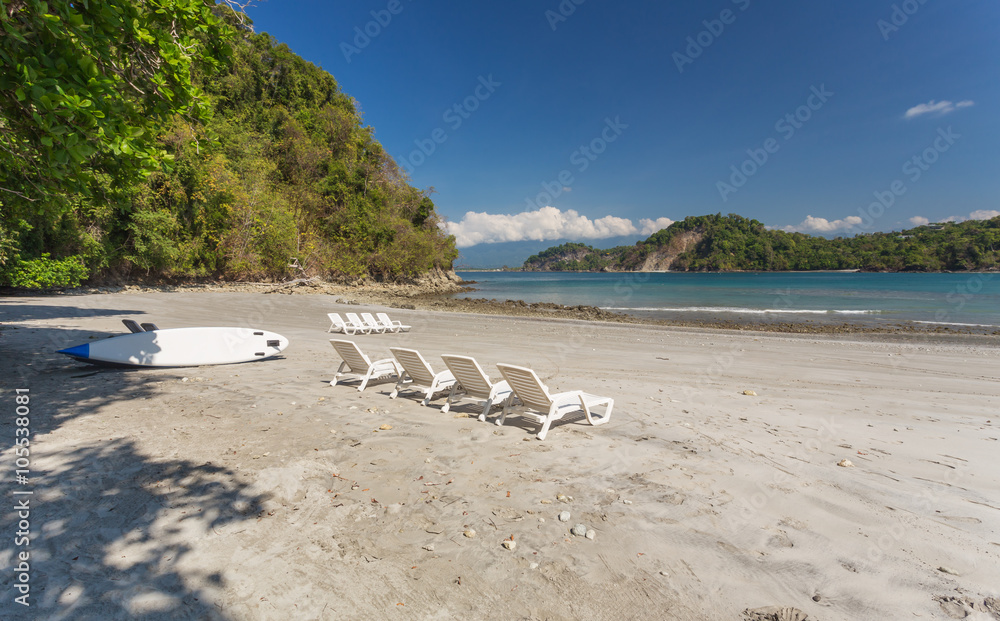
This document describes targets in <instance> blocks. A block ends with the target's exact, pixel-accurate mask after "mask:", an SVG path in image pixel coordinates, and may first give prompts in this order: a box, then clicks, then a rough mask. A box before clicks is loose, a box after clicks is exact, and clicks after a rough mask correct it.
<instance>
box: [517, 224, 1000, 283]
mask: <svg viewBox="0 0 1000 621" xmlns="http://www.w3.org/2000/svg"><path fill="white" fill-rule="evenodd" d="M524 269H526V270H553V271H555V270H562V271H598V270H603V271H643V270H651V269H670V270H679V271H685V270H686V271H781V270H847V269H857V270H866V271H917V272H927V271H942V270H948V271H962V270H995V269H1000V217H997V218H993V219H992V220H970V221H966V222H961V223H946V224H935V225H928V226H921V227H917V228H914V229H910V230H907V231H902V232H900V233H871V234H861V235H856V236H854V237H850V238H844V237H838V238H836V239H826V238H823V237H816V236H812V235H806V234H803V233H786V232H784V231H778V230H773V229H768V228H767V227H765V226H764V225H763V224H762V223H760V222H758V221H756V220H751V219H749V218H744V217H742V216H738V215H734V214H730V215H728V216H722V215H719V214H716V215H708V216H691V217H688V218H685V219H684V220H682V221H679V222H675V223H673V224H671V225H670V226H669V227H667V228H665V229H663V230H661V231H658V232H656V233H654V234H653V235H651V236H650V237H649V238H648V239H646V240H645V241H640V242H638V243H637V244H635V245H634V246H623V247H618V248H612V249H610V250H598V249H595V248H592V247H590V246H584V245H583V244H564V245H562V246H556V247H554V248H549V249H548V250H545V251H543V252H541V253H539V254H537V255H533V256H531V257H529V258H528V260H527V261H525V263H524Z"/></svg>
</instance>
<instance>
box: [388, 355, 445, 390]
mask: <svg viewBox="0 0 1000 621" xmlns="http://www.w3.org/2000/svg"><path fill="white" fill-rule="evenodd" d="M389 351H391V352H392V355H393V356H395V357H396V360H398V361H399V363H400V364H401V365H403V369H405V370H406V374H407V375H409V376H410V377H411V378H412V379H413V381H414V382H416V383H418V384H421V385H425V386H430V385H431V384H433V383H434V371H433V370H431V365H429V364H427V361H426V360H424V357H423V356H421V355H420V352H418V351H417V350H415V349H403V348H401V347H390V348H389Z"/></svg>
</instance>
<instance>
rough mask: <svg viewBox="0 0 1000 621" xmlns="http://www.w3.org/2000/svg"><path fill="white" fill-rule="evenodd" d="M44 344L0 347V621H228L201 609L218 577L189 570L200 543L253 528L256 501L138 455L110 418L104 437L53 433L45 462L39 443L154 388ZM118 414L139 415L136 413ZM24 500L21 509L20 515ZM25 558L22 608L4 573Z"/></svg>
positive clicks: (212, 476) (232, 479) (240, 488)
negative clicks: (0, 476) (22, 534)
mask: <svg viewBox="0 0 1000 621" xmlns="http://www.w3.org/2000/svg"><path fill="white" fill-rule="evenodd" d="M47 331H48V330H47ZM70 332H75V331H70ZM49 337H51V338H49ZM52 338H56V339H58V335H47V336H45V337H39V336H37V335H36V336H35V337H33V338H32V339H26V340H23V341H22V340H18V339H9V340H8V339H5V340H7V342H6V343H4V345H5V354H7V355H9V358H8V360H10V362H9V363H7V364H4V365H2V366H0V385H3V386H5V387H8V389H7V390H5V391H4V392H3V397H4V401H5V404H4V405H5V406H7V407H5V410H6V411H7V412H8V413H9V415H7V416H3V417H0V438H3V441H2V445H0V446H2V447H3V449H4V453H5V456H6V457H7V458H8V459H5V461H7V462H8V463H10V464H11V466H10V470H9V471H8V476H7V480H8V481H10V485H9V486H8V491H7V492H6V493H5V498H6V500H7V502H6V503H5V507H4V510H3V511H0V533H3V537H0V562H2V564H3V565H4V566H5V567H8V568H10V570H9V571H5V572H3V574H2V575H0V589H2V591H3V592H4V594H5V596H4V599H3V601H2V602H0V618H2V619H73V620H78V619H101V620H107V619H141V620H148V621H154V620H155V621H159V620H166V619H228V618H229V617H228V616H227V615H226V614H224V613H223V612H220V610H219V609H218V608H217V607H216V606H215V604H214V603H213V601H218V598H219V594H220V593H221V591H222V589H223V588H224V587H225V586H226V585H225V584H224V579H223V577H222V575H220V574H219V573H217V572H214V571H213V570H207V569H203V568H204V567H210V566H218V563H217V562H209V557H206V559H205V562H199V555H202V554H208V553H207V552H206V551H205V550H206V546H205V544H206V543H207V542H206V541H205V540H208V539H209V538H211V537H215V536H217V533H218V532H219V531H221V530H222V529H225V528H231V527H232V526H233V525H238V524H239V523H241V522H245V521H248V520H254V519H256V517H257V515H258V514H259V513H260V512H261V507H262V503H263V502H265V501H266V500H268V497H267V496H265V495H261V494H254V493H251V492H249V491H248V490H247V488H246V485H244V484H243V483H241V482H240V479H239V478H238V477H237V473H236V472H235V471H233V470H231V469H229V468H226V467H224V466H221V465H217V464H213V463H212V462H197V461H192V460H188V459H183V458H176V457H169V456H166V455H150V454H145V453H143V450H142V448H141V444H140V443H139V442H138V441H136V440H133V439H132V438H130V437H123V436H122V434H121V433H120V432H119V430H117V429H115V428H114V418H113V417H108V418H107V419H104V420H103V421H102V424H103V425H106V426H105V427H104V428H96V429H98V431H99V435H100V436H103V437H100V438H99V439H95V434H93V433H92V434H91V435H89V436H88V437H86V438H81V439H80V441H79V442H73V439H72V438H67V437H66V434H62V436H61V437H59V439H58V442H59V443H60V446H62V447H63V448H61V449H59V450H55V449H48V450H47V449H46V442H57V440H54V439H52V437H51V436H50V437H48V438H47V437H46V436H47V435H48V434H51V433H52V432H55V431H57V430H59V428H60V427H62V426H64V425H66V424H68V423H70V422H72V421H74V420H75V419H77V418H79V417H83V416H100V410H101V409H103V408H104V407H106V406H107V405H109V404H112V403H115V402H125V403H130V404H138V403H140V402H141V401H142V400H144V399H150V400H155V399H156V397H157V394H156V392H155V388H154V380H162V379H164V377H166V375H165V374H164V373H156V372H150V371H149V370H135V369H113V368H102V367H92V366H89V365H84V364H81V363H78V362H74V361H71V360H70V359H68V358H65V357H63V356H61V355H58V354H55V353H53V351H52V350H51V349H49V348H48V347H47V346H42V347H39V340H40V339H45V340H52ZM43 350H44V351H43ZM16 389H22V390H24V391H26V392H22V393H15V390H16ZM16 394H23V395H27V396H28V397H29V400H28V403H27V404H26V405H27V407H28V408H29V412H28V416H27V418H28V419H29V421H30V424H29V425H28V426H27V428H28V429H30V435H27V436H25V435H19V434H18V432H17V429H19V428H22V426H21V425H18V424H17V422H16V420H15V416H14V413H15V408H16V407H17V406H16V401H15V395H16ZM22 402H23V400H22ZM130 413H134V414H135V415H136V416H141V415H147V414H145V413H142V412H140V411H139V409H138V408H135V407H133V409H132V410H130ZM94 430H95V428H93V427H92V428H91V431H94ZM105 432H106V434H107V435H106V436H104V433H105ZM22 437H27V438H28V439H29V441H30V445H28V447H27V448H28V449H29V450H30V455H28V457H27V459H29V460H30V464H29V465H28V466H27V467H26V468H24V470H27V471H28V472H27V473H26V476H25V479H24V480H22V481H18V480H17V479H16V478H15V473H14V472H12V471H13V469H14V464H15V461H14V460H15V456H14V452H15V448H19V449H23V448H25V447H23V446H18V447H15V446H14V445H15V442H17V439H19V438H22ZM22 454H23V453H22ZM22 463H23V462H22ZM18 467H20V465H18ZM26 492H31V493H30V494H28V493H26ZM24 502H27V507H26V508H24V507H25V505H24V504H20V505H19V504H18V503H24ZM25 513H26V514H27V517H25ZM22 520H27V522H28V523H29V524H30V526H29V528H28V530H29V531H30V536H29V540H28V542H27V543H26V542H25V541H24V540H23V539H19V538H18V537H17V535H16V533H17V532H18V531H19V530H21V527H22V526H24V525H25V524H24V523H22ZM25 552H26V553H28V555H29V558H28V561H27V563H28V565H29V566H30V569H29V570H28V571H27V572H22V573H27V574H28V576H27V578H28V584H29V586H30V592H29V597H28V599H27V601H28V602H29V603H30V604H31V606H30V607H25V606H22V605H21V604H19V603H16V602H15V599H14V598H15V597H18V596H19V595H21V593H20V592H19V591H18V589H17V587H16V586H15V585H16V584H17V583H18V582H20V580H21V579H20V577H19V573H18V572H17V571H16V569H15V568H16V567H17V564H18V562H20V560H19V555H21V554H22V553H25ZM216 560H217V559H216Z"/></svg>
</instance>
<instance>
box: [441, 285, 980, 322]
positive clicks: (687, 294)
mask: <svg viewBox="0 0 1000 621" xmlns="http://www.w3.org/2000/svg"><path fill="white" fill-rule="evenodd" d="M458 275H459V276H461V277H462V278H463V279H465V280H474V281H476V284H474V285H472V286H473V287H475V288H476V291H472V292H468V293H462V294H458V295H456V296H455V297H465V298H487V299H497V300H500V301H503V300H508V299H510V300H524V301H525V302H555V303H558V304H564V305H567V306H575V305H578V304H584V305H588V306H598V307H600V308H603V309H606V310H613V311H618V312H624V313H629V314H633V315H638V316H643V317H654V318H659V319H675V320H722V321H727V320H731V321H740V322H805V321H808V322H836V323H861V324H865V325H876V326H877V325H892V324H896V323H903V322H917V323H921V324H926V325H934V324H938V325H950V326H967V327H976V328H989V327H997V328H1000V274H997V273H972V274H970V273H953V274H936V273H935V274H909V273H907V274H875V273H860V272H784V273H781V272H779V273H775V272H760V273H758V272H741V273H727V274H717V273H710V274H706V273H685V272H669V273H627V274H620V273H619V274H614V273H594V274H591V273H576V272H461V271H460V272H458Z"/></svg>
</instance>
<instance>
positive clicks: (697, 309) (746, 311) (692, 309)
mask: <svg viewBox="0 0 1000 621" xmlns="http://www.w3.org/2000/svg"><path fill="white" fill-rule="evenodd" d="M602 308H603V309H604V310H609V311H652V312H661V313H739V314H741V315H767V314H789V315H879V314H881V313H882V311H880V310H839V309H831V310H806V309H789V308H731V307H724V306H720V307H716V306H688V307H681V308H670V307H644V306H638V307H635V306H633V307H627V306H604V307H602Z"/></svg>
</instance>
